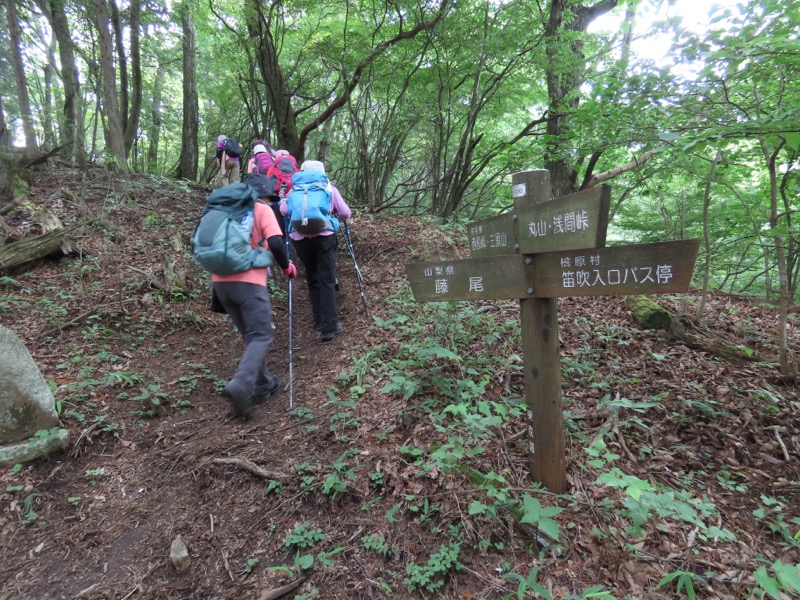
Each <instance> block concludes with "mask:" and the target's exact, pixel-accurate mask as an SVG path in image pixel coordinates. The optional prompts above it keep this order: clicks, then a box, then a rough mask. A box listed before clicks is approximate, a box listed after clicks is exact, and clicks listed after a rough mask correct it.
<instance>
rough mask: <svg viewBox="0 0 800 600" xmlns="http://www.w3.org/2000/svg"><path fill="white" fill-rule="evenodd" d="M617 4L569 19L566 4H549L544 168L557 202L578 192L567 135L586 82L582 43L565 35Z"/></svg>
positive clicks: (583, 10)
mask: <svg viewBox="0 0 800 600" xmlns="http://www.w3.org/2000/svg"><path fill="white" fill-rule="evenodd" d="M617 2H618V0H600V1H599V2H597V3H596V4H593V5H591V6H582V5H577V6H575V7H573V8H572V9H571V11H570V12H571V13H572V14H571V15H567V14H565V4H566V3H565V2H564V1H563V0H550V11H549V14H548V21H547V24H546V26H545V40H546V44H547V56H548V61H547V74H546V75H547V96H548V99H549V110H548V119H547V136H548V139H549V142H548V143H547V145H546V147H545V152H544V168H545V169H547V170H548V171H550V181H551V183H552V186H553V197H554V198H559V197H561V196H566V195H568V194H571V193H573V192H574V191H576V187H577V186H576V181H577V172H576V171H575V168H574V166H573V160H574V157H573V156H572V154H571V152H570V148H571V145H572V143H571V140H569V139H567V137H566V135H567V133H568V130H569V124H568V117H569V114H570V113H571V112H572V111H574V110H575V109H576V108H577V106H578V103H579V101H580V87H581V85H583V83H584V81H585V72H586V68H585V66H584V55H583V42H582V41H580V39H577V40H576V41H573V42H571V43H567V42H565V41H564V39H563V37H562V32H564V31H567V32H572V34H575V33H578V34H581V33H584V32H585V31H586V28H587V27H588V26H589V24H590V23H591V22H592V21H593V20H594V19H596V18H597V17H599V16H600V15H602V14H605V13H607V12H608V11H610V10H611V9H612V8H614V7H615V6H616V5H617ZM565 17H568V18H565ZM565 37H566V36H565ZM569 37H572V38H574V37H575V36H574V35H570V36H569ZM575 57H577V60H576V59H575Z"/></svg>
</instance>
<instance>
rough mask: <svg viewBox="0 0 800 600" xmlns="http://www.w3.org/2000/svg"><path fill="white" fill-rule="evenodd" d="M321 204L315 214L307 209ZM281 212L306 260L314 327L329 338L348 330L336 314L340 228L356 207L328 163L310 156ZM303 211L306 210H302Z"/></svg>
mask: <svg viewBox="0 0 800 600" xmlns="http://www.w3.org/2000/svg"><path fill="white" fill-rule="evenodd" d="M315 204H316V205H317V206H318V210H317V212H316V213H315V214H314V215H312V214H311V212H310V211H309V212H308V214H306V213H304V212H303V211H304V210H305V209H306V207H313V206H314V205H315ZM280 207H281V214H283V215H286V216H287V217H288V221H289V228H288V230H289V238H290V239H291V240H292V244H293V245H294V249H295V252H296V253H297V256H299V257H300V260H301V261H302V262H303V265H304V266H305V271H306V280H307V281H308V293H309V296H310V300H311V311H312V314H313V316H314V329H316V330H317V331H319V332H320V339H321V340H322V341H323V342H327V341H330V340H332V339H333V338H335V337H336V336H337V335H339V334H340V333H342V331H344V327H342V324H341V323H339V321H338V319H337V316H336V253H337V245H338V240H337V237H336V230H337V229H338V225H339V220H338V218H337V217H341V218H342V219H349V218H350V215H351V214H352V211H351V210H350V207H349V206H348V205H347V203H346V202H345V201H344V198H342V195H341V193H340V192H339V190H338V189H336V187H335V186H333V185H332V184H331V183H330V181H329V180H328V178H327V175H326V173H325V165H324V164H323V163H321V162H320V161H317V160H307V161H305V162H304V163H303V164H302V165H301V166H300V171H299V172H298V173H296V174H295V175H294V176H293V177H292V191H291V193H290V194H289V195H288V196H287V197H286V198H284V199H283V200H281V205H280ZM301 213H302V214H301Z"/></svg>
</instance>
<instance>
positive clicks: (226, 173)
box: [217, 134, 242, 185]
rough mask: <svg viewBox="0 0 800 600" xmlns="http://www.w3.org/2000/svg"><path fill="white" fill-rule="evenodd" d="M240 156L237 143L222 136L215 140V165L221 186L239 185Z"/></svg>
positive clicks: (239, 148) (240, 151)
mask: <svg viewBox="0 0 800 600" xmlns="http://www.w3.org/2000/svg"><path fill="white" fill-rule="evenodd" d="M241 155H242V147H241V146H239V142H237V141H236V140H234V139H233V138H229V137H228V136H227V135H224V134H222V135H220V136H219V137H218V138H217V163H218V164H219V176H220V184H221V185H229V184H231V183H239V174H240V170H241V169H240V166H239V160H240V157H241Z"/></svg>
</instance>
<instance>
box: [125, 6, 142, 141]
mask: <svg viewBox="0 0 800 600" xmlns="http://www.w3.org/2000/svg"><path fill="white" fill-rule="evenodd" d="M130 9H131V22H130V30H131V74H132V75H133V86H132V88H131V93H132V95H133V98H132V100H131V103H130V112H128V113H125V114H127V121H125V122H124V127H125V154H126V155H127V156H130V153H131V148H133V142H134V141H135V140H136V135H137V134H138V132H139V119H140V117H141V114H142V93H143V92H142V53H141V50H140V46H139V35H140V34H139V29H140V14H141V2H140V0H131V3H130ZM120 64H122V62H121V61H120ZM122 85H125V84H122Z"/></svg>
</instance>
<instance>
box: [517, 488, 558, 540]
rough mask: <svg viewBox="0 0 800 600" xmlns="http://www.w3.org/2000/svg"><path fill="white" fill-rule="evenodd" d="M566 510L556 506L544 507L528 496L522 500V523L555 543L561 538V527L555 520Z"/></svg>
mask: <svg viewBox="0 0 800 600" xmlns="http://www.w3.org/2000/svg"><path fill="white" fill-rule="evenodd" d="M563 510H564V509H563V508H558V507H556V506H542V504H541V502H539V500H537V499H536V498H533V497H532V496H529V495H528V494H525V495H524V496H523V498H522V518H521V519H520V523H528V524H530V525H533V526H534V527H536V528H537V529H539V531H541V532H542V533H544V534H545V535H546V536H547V537H549V538H550V539H551V540H553V541H558V539H559V537H560V536H561V527H560V526H559V524H558V523H557V522H556V521H555V519H553V517H555V516H556V515H558V514H560V513H561V512H562V511H563Z"/></svg>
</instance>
